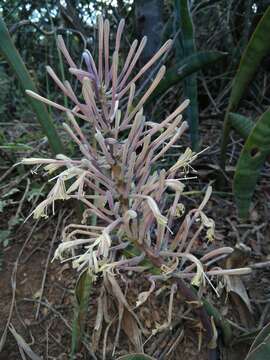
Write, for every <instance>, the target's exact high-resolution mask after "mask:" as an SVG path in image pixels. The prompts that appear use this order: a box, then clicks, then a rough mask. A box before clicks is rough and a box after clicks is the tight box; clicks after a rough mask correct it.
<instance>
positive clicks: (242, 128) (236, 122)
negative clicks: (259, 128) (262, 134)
mask: <svg viewBox="0 0 270 360" xmlns="http://www.w3.org/2000/svg"><path fill="white" fill-rule="evenodd" d="M229 121H230V125H231V127H232V128H233V129H234V130H235V131H236V132H237V133H238V134H239V135H240V136H241V137H242V138H243V139H244V140H246V139H247V138H248V136H249V134H250V133H251V130H252V128H253V126H254V122H253V121H252V120H251V119H249V118H247V117H246V116H243V115H240V114H236V113H229Z"/></svg>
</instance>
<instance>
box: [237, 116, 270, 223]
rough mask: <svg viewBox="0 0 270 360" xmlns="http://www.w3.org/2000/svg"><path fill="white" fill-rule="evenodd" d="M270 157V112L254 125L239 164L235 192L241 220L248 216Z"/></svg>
mask: <svg viewBox="0 0 270 360" xmlns="http://www.w3.org/2000/svg"><path fill="white" fill-rule="evenodd" d="M269 155H270V110H267V111H266V112H265V113H264V114H263V115H262V116H261V117H260V118H259V120H258V121H257V122H256V124H255V125H254V127H253V129H252V131H251V133H250V135H249V137H248V138H247V140H246V142H245V145H244V147H243V149H242V152H241V154H240V158H239V160H238V163H237V167H236V171H235V175H234V180H233V190H234V195H235V199H236V204H237V207H238V211H239V215H240V217H241V218H246V217H247V216H248V211H249V206H250V202H251V199H252V196H253V193H254V190H255V186H256V183H257V180H258V178H259V175H260V170H261V168H262V166H263V164H264V162H265V160H266V158H267V157H268V156H269Z"/></svg>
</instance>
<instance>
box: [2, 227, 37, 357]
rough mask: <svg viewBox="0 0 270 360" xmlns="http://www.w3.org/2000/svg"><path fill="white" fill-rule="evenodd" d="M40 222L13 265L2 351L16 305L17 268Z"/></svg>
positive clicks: (33, 229) (30, 234) (33, 228)
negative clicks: (9, 302) (10, 295)
mask: <svg viewBox="0 0 270 360" xmlns="http://www.w3.org/2000/svg"><path fill="white" fill-rule="evenodd" d="M38 222H39V220H37V221H36V222H35V224H34V226H33V227H32V229H31V231H30V233H29V235H28V237H27V239H26V240H25V242H24V244H23V246H22V248H21V250H20V252H19V255H18V257H17V259H16V261H15V264H14V267H13V270H12V275H11V287H12V298H11V304H10V308H9V314H8V319H7V322H6V326H5V329H4V332H3V334H2V337H1V339H0V352H1V351H2V349H3V347H4V344H5V341H6V336H7V331H8V328H9V324H10V320H11V317H12V313H13V308H14V305H15V295H16V281H17V269H18V265H19V260H20V258H21V256H22V253H23V251H24V249H25V247H26V245H27V244H28V242H29V240H30V239H31V237H32V234H33V232H34V231H35V229H36V226H37V224H38Z"/></svg>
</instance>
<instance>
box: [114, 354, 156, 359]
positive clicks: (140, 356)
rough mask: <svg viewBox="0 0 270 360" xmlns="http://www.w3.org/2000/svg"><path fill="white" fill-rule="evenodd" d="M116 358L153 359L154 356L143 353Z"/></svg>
mask: <svg viewBox="0 0 270 360" xmlns="http://www.w3.org/2000/svg"><path fill="white" fill-rule="evenodd" d="M117 360H155V358H153V357H151V356H148V355H145V354H129V355H124V356H120V357H119V358H117Z"/></svg>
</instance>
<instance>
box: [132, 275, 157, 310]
mask: <svg viewBox="0 0 270 360" xmlns="http://www.w3.org/2000/svg"><path fill="white" fill-rule="evenodd" d="M150 281H151V286H150V289H149V290H148V291H143V292H141V293H140V294H139V295H138V299H137V301H136V308H137V307H139V306H141V305H142V304H143V303H145V302H146V300H147V299H148V298H149V296H150V295H151V294H152V292H153V291H154V290H155V287H156V284H155V282H154V280H150Z"/></svg>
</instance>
